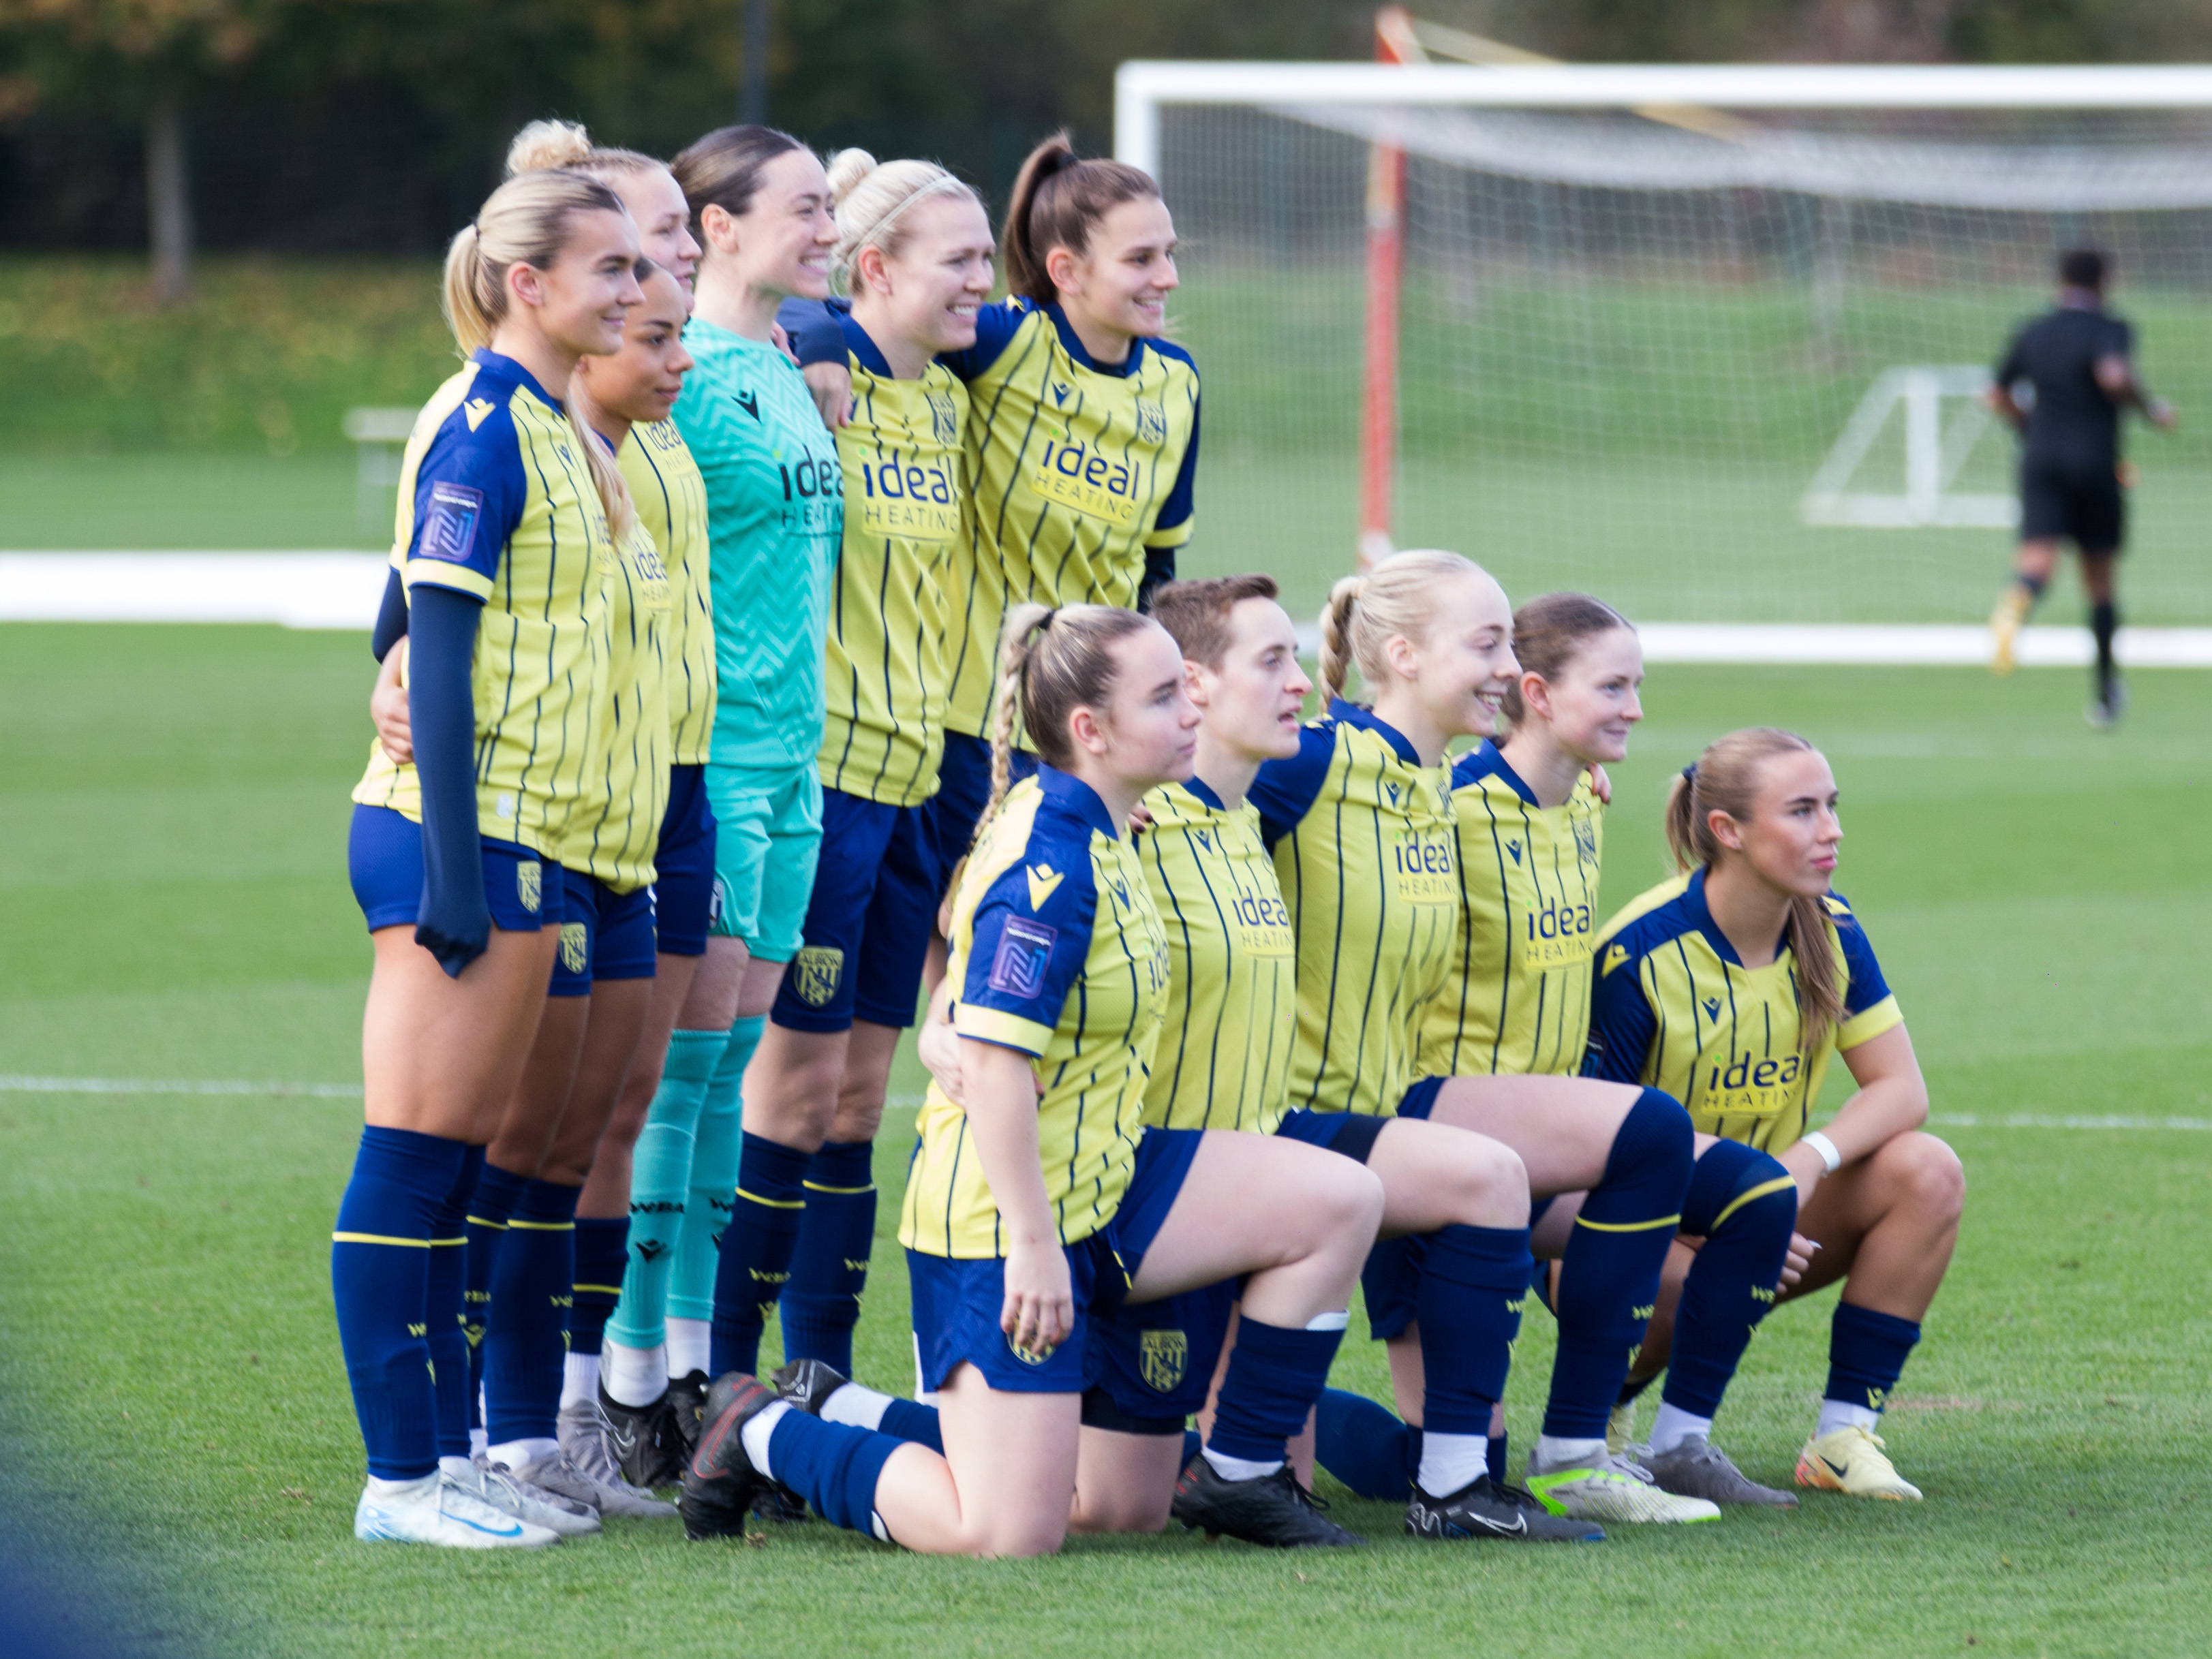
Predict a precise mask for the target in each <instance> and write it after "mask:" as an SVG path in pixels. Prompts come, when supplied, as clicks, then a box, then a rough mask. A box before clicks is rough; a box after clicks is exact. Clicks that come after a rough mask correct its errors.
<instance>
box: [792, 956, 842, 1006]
mask: <svg viewBox="0 0 2212 1659" xmlns="http://www.w3.org/2000/svg"><path fill="white" fill-rule="evenodd" d="M844 976H845V953H844V952H843V951H839V950H836V949H834V948H832V947H831V946H829V945H801V946H800V947H799V954H798V955H797V956H795V957H792V959H791V988H792V989H793V991H796V992H797V993H798V994H799V1000H800V1001H801V1002H803V1003H805V1005H806V1006H808V1007H810V1008H823V1007H827V1006H829V999H830V998H831V997H834V996H836V994H837V981H840V980H842V978H844Z"/></svg>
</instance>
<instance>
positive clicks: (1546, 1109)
mask: <svg viewBox="0 0 2212 1659" xmlns="http://www.w3.org/2000/svg"><path fill="white" fill-rule="evenodd" d="M1512 635H1513V616H1512V612H1511V610H1510V606H1509V605H1507V603H1506V600H1505V596H1504V593H1503V592H1501V591H1500V590H1499V589H1498V584H1497V583H1496V582H1494V581H1492V580H1491V579H1490V577H1489V576H1488V575H1487V574H1485V573H1484V572H1482V571H1481V570H1480V568H1477V567H1476V566H1474V565H1473V564H1471V563H1469V562H1468V561H1467V560H1465V559H1462V558H1461V557H1460V556H1458V555H1457V554H1453V553H1437V552H1419V553H1401V554H1398V555H1395V556H1393V557H1391V558H1389V559H1388V560H1385V561H1383V562H1382V563H1381V564H1379V565H1377V566H1376V568H1375V569H1374V571H1373V572H1372V573H1371V574H1369V575H1368V576H1366V577H1364V578H1360V577H1352V578H1348V579H1346V580H1345V581H1343V582H1340V583H1339V584H1338V585H1337V589H1336V592H1334V594H1332V596H1331V599H1330V605H1329V610H1328V615H1327V617H1326V618H1325V624H1324V631H1323V639H1322V684H1323V686H1324V688H1325V690H1327V692H1328V696H1329V703H1328V711H1327V713H1326V714H1324V715H1323V717H1322V719H1321V720H1318V721H1316V722H1315V723H1314V724H1313V725H1312V726H1309V727H1307V728H1306V733H1305V736H1304V739H1303V741H1302V748H1301V753H1300V755H1299V757H1298V758H1297V760H1295V761H1287V762H1276V763H1271V764H1270V766H1269V768H1268V769H1266V770H1263V772H1262V773H1261V779H1260V786H1259V788H1258V789H1257V790H1256V791H1255V798H1256V799H1258V800H1259V804H1260V813H1261V824H1262V827H1263V829H1265V831H1266V832H1267V836H1268V837H1269V839H1270V840H1271V842H1273V844H1274V848H1275V864H1276V869H1277V871H1278V872H1279V874H1280V875H1281V877H1282V881H1283V891H1284V896H1285V899H1287V900H1288V902H1289V903H1290V906H1291V914H1292V916H1293V918H1294V920H1295V925H1296V927H1297V933H1298V1047H1297V1054H1296V1056H1295V1058H1294V1060H1293V1062H1292V1084H1291V1103H1292V1105H1293V1106H1305V1107H1307V1108H1308V1109H1311V1110H1315V1111H1322V1110H1324V1109H1328V1108H1329V1107H1331V1106H1332V1104H1333V1103H1338V1102H1340V1103H1342V1106H1340V1107H1338V1108H1337V1109H1343V1108H1344V1107H1348V1108H1349V1109H1351V1110H1352V1111H1354V1112H1363V1113H1368V1114H1374V1115H1396V1116H1398V1117H1402V1118H1413V1119H1422V1118H1426V1119H1430V1120H1431V1121H1436V1122H1439V1123H1443V1124H1449V1125H1450V1126H1451V1127H1454V1128H1455V1129H1459V1130H1462V1131H1469V1130H1471V1131H1473V1132H1474V1133H1476V1134H1478V1135H1481V1136H1484V1137H1486V1138H1487V1139H1491V1140H1493V1141H1496V1142H1498V1143H1501V1144H1502V1145H1503V1146H1505V1147H1509V1148H1510V1149H1511V1150H1512V1151H1513V1152H1516V1153H1517V1154H1518V1155H1519V1158H1520V1159H1521V1161H1522V1164H1524V1165H1525V1166H1526V1168H1527V1172H1528V1188H1529V1191H1530V1192H1531V1194H1534V1196H1536V1197H1540V1198H1542V1197H1549V1196H1551V1195H1553V1194H1556V1193H1559V1192H1560V1191H1562V1190H1575V1189H1577V1188H1595V1191H1593V1193H1592V1195H1591V1200H1590V1202H1589V1204H1588V1205H1586V1206H1584V1207H1585V1209H1586V1211H1587V1212H1588V1213H1589V1219H1588V1221H1587V1223H1586V1224H1584V1225H1580V1226H1578V1227H1577V1229H1576V1231H1575V1237H1573V1238H1572V1239H1571V1241H1569V1242H1568V1243H1566V1244H1565V1250H1566V1252H1567V1253H1568V1255H1569V1256H1570V1260H1569V1261H1567V1264H1566V1267H1565V1277H1564V1278H1563V1281H1562V1283H1563V1286H1564V1288H1563V1289H1562V1291H1561V1294H1560V1298H1559V1307H1560V1310H1561V1314H1560V1317H1561V1334H1562V1342H1563V1344H1565V1348H1566V1356H1567V1359H1566V1363H1563V1364H1560V1365H1559V1367H1558V1368H1557V1369H1555V1370H1554V1372H1553V1391H1552V1403H1551V1408H1550V1410H1549V1411H1548V1412H1547V1417H1546V1429H1545V1434H1544V1437H1543V1439H1542V1440H1541V1441H1540V1442H1539V1446H1538V1455H1537V1459H1536V1461H1535V1462H1533V1463H1532V1466H1531V1476H1532V1481H1531V1486H1530V1488H1529V1490H1530V1491H1531V1492H1534V1493H1535V1495H1536V1497H1537V1498H1538V1499H1539V1500H1541V1503H1542V1504H1543V1507H1545V1508H1546V1509H1548V1510H1551V1511H1552V1512H1553V1514H1555V1515H1565V1516H1571V1517H1573V1518H1575V1519H1578V1520H1583V1521H1609V1520H1620V1521H1645V1520H1697V1519H1710V1518H1711V1516H1714V1515H1717V1513H1718V1511H1717V1510H1715V1509H1714V1508H1713V1507H1712V1506H1711V1504H1697V1503H1692V1502H1689V1501H1686V1500H1680V1499H1676V1498H1672V1497H1670V1496H1668V1494H1665V1493H1662V1492H1657V1491H1656V1489H1655V1488H1653V1487H1652V1486H1651V1485H1650V1481H1649V1480H1648V1479H1647V1478H1646V1477H1644V1475H1643V1474H1640V1473H1639V1472H1638V1471H1635V1470H1632V1469H1631V1468H1628V1467H1626V1466H1625V1465H1624V1466H1622V1467H1620V1468H1615V1467H1613V1462H1608V1461H1607V1459H1606V1452H1605V1444H1604V1433H1605V1424H1606V1419H1607V1415H1608V1414H1609V1413H1610V1412H1611V1410H1612V1407H1613V1402H1614V1400H1615V1397H1616V1395H1617V1394H1618V1392H1619V1389H1620V1383H1621V1380H1622V1375H1623V1373H1624V1372H1625V1370H1626V1363H1627V1355H1628V1352H1629V1350H1630V1349H1631V1348H1632V1347H1633V1346H1635V1344H1636V1341H1637V1339H1638V1332H1639V1330H1640V1328H1641V1325H1642V1317H1641V1316H1640V1314H1639V1310H1640V1309H1641V1308H1642V1307H1643V1306H1644V1305H1647V1304H1649V1303H1650V1300H1651V1296H1652V1292H1653V1290H1654V1289H1655V1288H1656V1283H1657V1278H1658V1273H1659V1267H1660V1263H1661V1262H1662V1261H1663V1260H1664V1258H1665V1255H1666V1243H1665V1241H1666V1240H1667V1239H1668V1237H1672V1233H1673V1229H1674V1224H1675V1222H1676V1221H1677V1220H1678V1219H1679V1217H1680V1210H1681V1201H1680V1200H1681V1196H1682V1188H1683V1186H1684V1184H1685V1183H1686V1181H1687V1179H1688V1176H1689V1163H1690V1149H1691V1136H1690V1126H1689V1122H1688V1120H1687V1119H1686V1117H1685V1115H1684V1114H1683V1112H1682V1109H1681V1108H1680V1106H1679V1105H1677V1104H1676V1103H1674V1102H1673V1101H1672V1100H1669V1099H1668V1098H1667V1097H1665V1096H1664V1095H1662V1094H1660V1093H1659V1092H1658V1091H1656V1090H1649V1091H1641V1092H1637V1091H1605V1090H1599V1089H1595V1088H1593V1087H1591V1086H1590V1085H1589V1084H1586V1083H1580V1082H1576V1081H1571V1080H1565V1079H1559V1080H1554V1079H1543V1080H1541V1081H1540V1080H1534V1079H1528V1080H1521V1081H1519V1082H1517V1083H1516V1085H1511V1086H1510V1087H1507V1088H1504V1089H1501V1090H1500V1091H1498V1092H1499V1093H1501V1094H1503V1095H1504V1096H1505V1097H1506V1101H1505V1103H1504V1109H1491V1099H1490V1097H1488V1096H1487V1095H1484V1094H1480V1093H1478V1094H1477V1095H1476V1098H1474V1100H1473V1101H1472V1102H1471V1103H1470V1102H1468V1101H1465V1100H1462V1098H1461V1097H1462V1095H1464V1094H1467V1093H1469V1092H1472V1091H1467V1090H1464V1089H1462V1088H1461V1087H1459V1086H1457V1085H1442V1086H1440V1085H1439V1083H1438V1082H1437V1080H1436V1079H1422V1080H1421V1081H1419V1082H1415V1081H1414V1079H1416V1078H1417V1077H1419V1066H1418V1063H1417V1062H1418V1059H1419V1046H1420V1043H1421V1041H1422V1037H1423V1035H1424V1032H1425V1027H1426V1025H1427V1024H1428V1022H1429V1021H1430V1019H1431V1018H1433V1017H1434V1014H1435V1011H1437V1008H1438V1006H1439V1004H1440V1003H1444V1004H1446V1005H1448V1006H1456V1004H1457V1000H1458V998H1459V995H1460V983H1461V981H1462V979H1463V977H1464V971H1465V970H1464V964H1463V963H1462V961H1461V956H1462V945H1461V939H1462V906H1463V904H1464V902H1465V890H1464V887H1463V884H1462V869H1461V854H1462V850H1463V848H1465V846H1466V842H1464V840H1463V839H1462V836H1461V835H1460V833H1459V831H1458V829H1457V827H1456V826H1457V824H1458V822H1459V820H1458V817H1457V814H1456V811H1455V805H1454V802H1453V799H1452V797H1451V794H1450V792H1449V781H1450V780H1449V774H1448V773H1447V772H1446V771H1445V770H1444V769H1443V757H1444V746H1445V744H1447V743H1449V741H1450V740H1451V739H1452V738H1455V737H1459V736H1462V735H1467V736H1476V737H1481V736H1486V735H1488V734H1489V733H1490V732H1492V730H1494V728H1495V726H1496V723H1497V715H1498V709H1499V708H1500V707H1501V705H1502V704H1503V702H1504V699H1505V697H1506V696H1508V695H1509V693H1510V691H1511V690H1512V689H1513V687H1514V685H1515V684H1516V680H1517V679H1518V678H1520V675H1519V665H1518V663H1517V662H1516V659H1515V657H1514V647H1513V638H1512ZM1355 659H1356V660H1357V662H1358V666H1359V670H1360V674H1361V677H1362V678H1363V679H1364V680H1365V682H1366V683H1367V685H1368V686H1369V688H1370V691H1371V693H1372V695H1373V696H1374V705H1373V708H1371V709H1369V708H1360V707H1358V706H1357V705H1355V704H1352V703H1350V702H1346V701H1345V700H1344V698H1343V695H1342V694H1343V687H1344V684H1345V680H1346V675H1347V671H1348V669H1349V667H1350V665H1351V663H1352V661H1353V660H1355ZM1603 758H1605V757H1604V756H1602V755H1590V756H1585V757H1576V758H1573V759H1572V761H1571V765H1568V766H1567V767H1566V768H1565V771H1564V775H1565V778H1566V780H1567V782H1568V787H1570V788H1573V787H1579V786H1577V779H1578V778H1579V777H1580V776H1581V775H1582V774H1583V771H1584V769H1585V768H1586V766H1587V765H1588V764H1589V763H1590V762H1591V761H1593V760H1601V759H1603ZM1472 874H1473V872H1469V877H1470V878H1472ZM1532 1114H1541V1117H1539V1118H1537V1120H1536V1122H1535V1126H1534V1127H1530V1125H1529V1122H1528V1119H1529V1118H1530V1116H1531V1115H1532ZM1561 1144H1564V1145H1565V1146H1571V1147H1572V1148H1573V1152H1572V1153H1571V1154H1567V1153H1563V1152H1559V1151H1558V1150H1557V1147H1558V1146H1559V1145H1561ZM1547 1242H1548V1243H1550V1244H1551V1249H1552V1253H1554V1254H1556V1253H1558V1251H1559V1249H1560V1246H1559V1243H1558V1242H1557V1241H1556V1240H1552V1241H1547ZM1436 1261H1437V1255H1436V1246H1435V1241H1433V1240H1430V1239H1419V1238H1415V1239H1401V1240H1395V1241H1390V1242H1387V1243H1384V1244H1383V1245H1381V1246H1378V1247H1377V1249H1376V1254H1375V1256H1374V1258H1373V1260H1372V1261H1370V1263H1369V1266H1368V1268H1367V1271H1366V1274H1365V1287H1366V1293H1367V1297H1366V1299H1367V1310H1368V1319H1369V1322H1370V1327H1371V1328H1372V1329H1373V1331H1374V1334H1375V1335H1376V1338H1377V1339H1378V1340H1383V1341H1385V1342H1387V1343H1388V1344H1389V1353H1390V1361H1391V1371H1392V1376H1393V1380H1394V1383H1395V1389H1396V1393H1397V1395H1398V1401H1399V1405H1400V1408H1401V1414H1404V1415H1405V1417H1406V1420H1407V1422H1409V1423H1410V1422H1413V1421H1415V1420H1416V1419H1417V1418H1419V1419H1423V1426H1424V1428H1425V1436H1424V1439H1423V1443H1422V1450H1421V1454H1420V1456H1421V1462H1422V1465H1423V1472H1422V1474H1421V1475H1420V1477H1419V1478H1418V1479H1417V1480H1415V1482H1414V1486H1415V1487H1416V1490H1415V1491H1414V1492H1413V1493H1412V1498H1413V1503H1414V1504H1415V1505H1416V1506H1417V1507H1420V1506H1422V1505H1424V1504H1426V1505H1427V1506H1428V1507H1430V1508H1431V1509H1433V1508H1434V1506H1435V1505H1436V1504H1437V1502H1438V1501H1439V1500H1441V1499H1442V1498H1443V1497H1444V1496H1445V1495H1446V1494H1447V1493H1449V1492H1453V1491H1455V1490H1457V1486H1458V1485H1459V1484H1464V1483H1465V1482H1466V1481H1468V1480H1473V1479H1474V1474H1473V1473H1472V1471H1473V1470H1474V1467H1475V1466H1476V1465H1477V1464H1478V1463H1480V1464H1481V1465H1482V1466H1484V1467H1487V1464H1488V1461H1489V1460H1488V1449H1487V1447H1486V1445H1485V1442H1486V1440H1487V1439H1488V1438H1489V1436H1490V1431H1491V1429H1492V1410H1491V1407H1492V1405H1493V1404H1494V1403H1495V1397H1494V1396H1493V1397H1492V1400H1491V1401H1486V1402H1484V1403H1483V1404H1482V1406H1481V1407H1480V1413H1478V1412H1477V1410H1476V1408H1475V1405H1474V1401H1472V1400H1470V1399H1468V1398H1464V1397H1463V1398H1461V1399H1457V1400H1455V1401H1452V1402H1451V1404H1450V1406H1449V1410H1450V1412H1451V1415H1450V1418H1449V1420H1448V1422H1447V1423H1446V1424H1445V1425H1443V1430H1444V1432H1445V1433H1446V1434H1447V1435H1448V1436H1449V1447H1448V1448H1447V1449H1445V1450H1443V1451H1442V1452H1440V1453H1437V1454H1436V1455H1434V1457H1433V1459H1432V1455H1431V1448H1433V1447H1434V1446H1435V1444H1436V1442H1437V1434H1438V1430H1439V1426H1440V1425H1439V1424H1438V1423H1437V1420H1436V1419H1435V1416H1434V1411H1435V1406H1436V1403H1437V1399H1438V1396H1439V1389H1440V1388H1456V1387H1457V1379H1456V1376H1454V1377H1452V1378H1450V1379H1449V1381H1447V1382H1446V1383H1443V1384H1438V1383H1433V1382H1431V1381H1430V1378H1431V1377H1432V1376H1434V1371H1433V1369H1432V1368H1431V1367H1429V1366H1426V1365H1425V1364H1424V1359H1423V1354H1424V1350H1425V1349H1428V1348H1432V1347H1434V1346H1436V1340H1435V1338H1434V1337H1433V1336H1432V1335H1431V1333H1430V1332H1429V1331H1428V1330H1427V1328H1426V1327H1425V1324H1424V1323H1423V1322H1421V1320H1420V1319H1419V1304H1420V1303H1421V1302H1422V1300H1423V1299H1424V1298H1426V1297H1431V1296H1433V1295H1438V1294H1441V1293H1442V1292H1440V1291H1432V1290H1431V1288H1430V1286H1429V1283H1428V1281H1429V1279H1430V1278H1431V1276H1432V1275H1433V1273H1434V1272H1435V1262H1436ZM1460 1279H1461V1280H1462V1281H1466V1280H1467V1279H1468V1275H1467V1274H1466V1273H1464V1271H1462V1273H1461V1274H1460ZM1423 1401H1426V1405H1425V1407H1424V1405H1423V1404H1422V1402H1423ZM1409 1408H1410V1409H1409ZM1478 1418H1479V1420H1478ZM1593 1447H1594V1448H1595V1450H1593V1449H1592V1448H1593ZM1324 1461H1325V1462H1326V1461H1327V1458H1326V1455H1325V1457H1324ZM1501 1465H1502V1454H1501ZM1331 1467H1332V1468H1334V1465H1333V1464H1332V1465H1331ZM1503 1474H1504V1471H1503V1468H1502V1467H1501V1468H1499V1469H1498V1470H1497V1471H1495V1472H1493V1474H1492V1480H1493V1482H1494V1483H1495V1484H1497V1485H1499V1486H1502V1485H1503ZM1440 1480H1453V1481H1454V1482H1455V1484H1453V1485H1451V1486H1439V1485H1436V1484H1432V1483H1433V1482H1435V1481H1440Z"/></svg>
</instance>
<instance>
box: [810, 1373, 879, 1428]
mask: <svg viewBox="0 0 2212 1659" xmlns="http://www.w3.org/2000/svg"><path fill="white" fill-rule="evenodd" d="M890 1405H891V1397H890V1395H887V1394H878V1393H877V1392H876V1391H875V1390H874V1389H869V1388H863V1387H862V1386H861V1385H860V1383H847V1384H845V1386H844V1387H843V1388H842V1389H838V1390H837V1391H836V1393H835V1394H833V1395H830V1396H829V1398H828V1399H827V1400H825V1401H823V1402H822V1412H821V1416H822V1420H823V1422H824V1423H849V1424H851V1425H853V1427H854V1428H856V1429H881V1428H882V1427H883V1426H884V1413H885V1412H887V1411H889V1410H890Z"/></svg>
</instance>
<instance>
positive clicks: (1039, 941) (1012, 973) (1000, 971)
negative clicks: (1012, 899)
mask: <svg viewBox="0 0 2212 1659" xmlns="http://www.w3.org/2000/svg"><path fill="white" fill-rule="evenodd" d="M1059 942H1060V929H1059V928H1057V927H1048V926H1047V925H1046V924H1045V923H1043V922H1042V921H1028V920H1027V919H1025V918H1024V917H1020V916H1015V917H1011V918H1009V919H1008V921H1007V922H1006V931H1005V932H1004V933H1000V935H999V948H998V951H996V952H995V953H994V955H993V957H991V978H990V986H991V988H992V989H993V990H994V991H997V992H999V993H1000V994H1002V995H1005V996H1010V997H1022V998H1029V997H1033V996H1036V994H1038V993H1039V992H1040V991H1042V990H1043V989H1044V970H1045V967H1046V964H1047V963H1049V962H1051V960H1052V947H1053V946H1054V945H1056V944H1058V943H1059Z"/></svg>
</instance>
